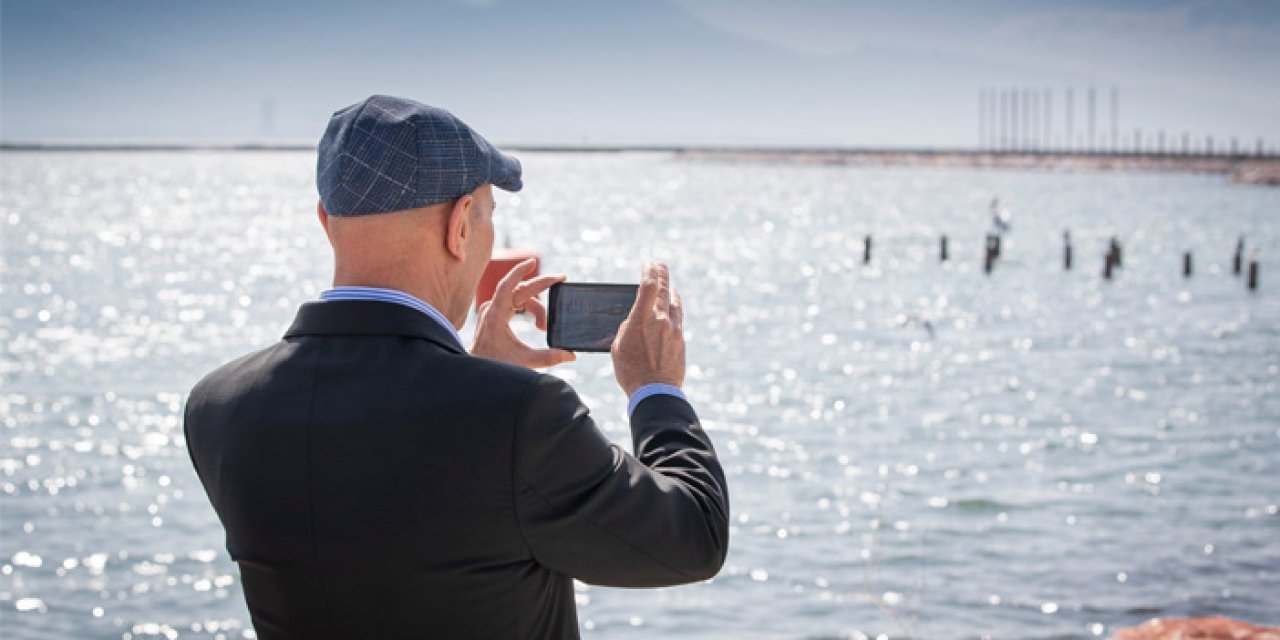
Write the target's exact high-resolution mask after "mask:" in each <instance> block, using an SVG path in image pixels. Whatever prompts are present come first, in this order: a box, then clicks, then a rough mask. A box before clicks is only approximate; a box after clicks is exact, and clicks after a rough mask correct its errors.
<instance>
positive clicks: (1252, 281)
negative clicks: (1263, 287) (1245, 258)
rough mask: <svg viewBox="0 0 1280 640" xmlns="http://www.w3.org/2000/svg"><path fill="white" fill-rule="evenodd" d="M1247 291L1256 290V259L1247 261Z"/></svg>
mask: <svg viewBox="0 0 1280 640" xmlns="http://www.w3.org/2000/svg"><path fill="white" fill-rule="evenodd" d="M1249 290H1250V291H1257V290H1258V259H1257V258H1254V259H1252V260H1250V261H1249Z"/></svg>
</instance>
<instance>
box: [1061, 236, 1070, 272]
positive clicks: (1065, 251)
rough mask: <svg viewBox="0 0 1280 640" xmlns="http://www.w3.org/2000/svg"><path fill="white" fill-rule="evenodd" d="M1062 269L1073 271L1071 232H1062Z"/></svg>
mask: <svg viewBox="0 0 1280 640" xmlns="http://www.w3.org/2000/svg"><path fill="white" fill-rule="evenodd" d="M1062 269H1063V270H1064V271H1070V270H1071V231H1069V230H1068V231H1063V232H1062Z"/></svg>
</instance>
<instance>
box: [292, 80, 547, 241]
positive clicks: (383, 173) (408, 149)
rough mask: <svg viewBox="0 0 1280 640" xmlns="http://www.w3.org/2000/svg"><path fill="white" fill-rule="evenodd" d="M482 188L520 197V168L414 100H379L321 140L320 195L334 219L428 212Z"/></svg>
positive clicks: (347, 116) (345, 112)
mask: <svg viewBox="0 0 1280 640" xmlns="http://www.w3.org/2000/svg"><path fill="white" fill-rule="evenodd" d="M482 184H492V185H493V186H495V187H498V188H501V189H506V190H507V191H519V190H520V188H521V187H522V186H523V184H522V183H521V181H520V161H519V160H516V159H515V158H513V157H511V156H509V155H507V154H505V153H502V152H501V151H498V149H497V147H494V146H493V145H492V144H489V141H488V140H485V139H484V138H483V137H481V136H480V134H478V133H476V132H475V131H474V130H472V129H471V127H468V126H467V124H466V123H465V122H463V121H461V120H459V119H458V118H456V117H454V115H453V114H452V113H449V112H448V111H445V110H444V109H439V108H436V107H431V106H427V105H425V104H422V103H420V102H414V101H413V100H406V99H404V98H393V97H390V96H372V97H370V98H368V99H366V100H364V101H363V102H359V103H357V104H353V105H351V106H349V107H347V108H345V109H342V110H341V111H338V112H336V113H334V114H333V117H332V118H330V119H329V127H328V128H327V129H325V132H324V137H322V138H320V148H319V158H318V159H317V161H316V187H317V188H318V189H319V190H320V201H321V202H323V203H324V208H325V211H328V212H329V215H331V216H363V215H370V214H374V213H385V212H388V211H400V210H402V209H415V208H418V207H425V206H428V205H433V204H437V203H440V202H446V201H449V200H453V199H455V198H459V197H461V196H463V195H466V194H468V193H471V192H472V191H475V190H476V188H477V187H479V186H480V185H482Z"/></svg>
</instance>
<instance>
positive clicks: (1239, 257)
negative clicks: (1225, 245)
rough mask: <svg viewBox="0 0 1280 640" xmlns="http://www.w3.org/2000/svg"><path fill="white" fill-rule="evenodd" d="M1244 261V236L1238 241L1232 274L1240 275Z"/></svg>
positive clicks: (1232, 262)
mask: <svg viewBox="0 0 1280 640" xmlns="http://www.w3.org/2000/svg"><path fill="white" fill-rule="evenodd" d="M1243 261H1244V236H1240V239H1239V240H1237V241H1236V255H1235V257H1234V258H1232V260H1231V273H1232V274H1234V275H1237V276H1238V275H1240V264H1241V263H1242V262H1243Z"/></svg>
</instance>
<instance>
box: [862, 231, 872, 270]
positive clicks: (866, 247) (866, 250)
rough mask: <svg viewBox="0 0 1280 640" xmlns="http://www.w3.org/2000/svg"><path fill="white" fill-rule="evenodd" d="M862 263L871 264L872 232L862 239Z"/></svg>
mask: <svg viewBox="0 0 1280 640" xmlns="http://www.w3.org/2000/svg"><path fill="white" fill-rule="evenodd" d="M862 264H871V234H867V235H866V237H864V238H863V239H862Z"/></svg>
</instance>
